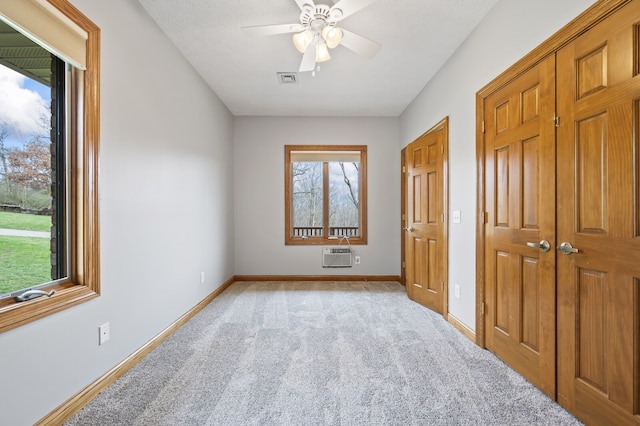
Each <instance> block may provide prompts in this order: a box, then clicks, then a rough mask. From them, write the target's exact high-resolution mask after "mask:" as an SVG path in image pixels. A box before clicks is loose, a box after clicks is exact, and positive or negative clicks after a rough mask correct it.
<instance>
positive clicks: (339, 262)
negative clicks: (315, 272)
mask: <svg viewBox="0 0 640 426" xmlns="http://www.w3.org/2000/svg"><path fill="white" fill-rule="evenodd" d="M322 267H323V268H351V249H350V248H323V249H322Z"/></svg>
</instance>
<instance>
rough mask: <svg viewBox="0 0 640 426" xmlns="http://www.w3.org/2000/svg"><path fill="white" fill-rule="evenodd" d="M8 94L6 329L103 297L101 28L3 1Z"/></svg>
mask: <svg viewBox="0 0 640 426" xmlns="http://www.w3.org/2000/svg"><path fill="white" fill-rule="evenodd" d="M0 91H1V92H2V94H1V95H0V205H1V206H0V332H1V331H5V330H8V329H10V328H13V327H17V326H19V325H21V324H25V323H27V322H30V321H33V320H36V319H38V318H42V317H44V316H46V315H49V314H51V313H54V312H58V311H60V310H61V309H65V308H67V307H70V306H73V305H75V304H77V303H80V302H82V301H85V300H89V299H91V298H93V297H96V296H97V295H98V294H99V273H100V271H99V250H98V246H99V240H98V238H99V228H98V205H97V202H98V193H97V176H98V175H97V173H98V136H99V111H98V105H99V29H98V28H97V27H96V26H95V25H94V24H93V23H92V22H91V21H89V20H88V19H87V18H86V17H84V16H83V15H82V14H81V13H80V12H79V11H78V10H77V9H75V8H74V7H73V6H72V5H70V4H69V3H68V2H67V1H66V0H21V1H20V2H18V1H13V2H2V3H0ZM43 293H47V296H41V294H43Z"/></svg>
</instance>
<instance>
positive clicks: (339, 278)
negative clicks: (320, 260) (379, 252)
mask: <svg viewBox="0 0 640 426" xmlns="http://www.w3.org/2000/svg"><path fill="white" fill-rule="evenodd" d="M235 280H236V281H238V282H242V281H397V282H400V276H398V275H236V276H235Z"/></svg>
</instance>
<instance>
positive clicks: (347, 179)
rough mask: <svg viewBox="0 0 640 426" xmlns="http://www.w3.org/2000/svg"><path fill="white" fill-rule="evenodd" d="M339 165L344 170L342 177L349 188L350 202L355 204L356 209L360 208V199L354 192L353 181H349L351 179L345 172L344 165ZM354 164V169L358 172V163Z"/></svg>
mask: <svg viewBox="0 0 640 426" xmlns="http://www.w3.org/2000/svg"><path fill="white" fill-rule="evenodd" d="M339 164H340V168H341V169H342V175H343V176H344V183H345V184H346V185H347V187H348V188H349V196H350V200H351V202H352V203H353V205H354V206H356V209H357V208H358V206H359V202H358V197H357V196H356V194H355V193H354V192H353V186H351V181H350V180H349V177H348V176H347V172H346V171H345V170H344V163H339ZM352 164H353V167H354V168H355V169H356V171H358V163H352Z"/></svg>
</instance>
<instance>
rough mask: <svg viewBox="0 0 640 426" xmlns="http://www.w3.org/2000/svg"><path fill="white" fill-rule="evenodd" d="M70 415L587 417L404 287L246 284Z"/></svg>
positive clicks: (476, 421)
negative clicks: (568, 408)
mask: <svg viewBox="0 0 640 426" xmlns="http://www.w3.org/2000/svg"><path fill="white" fill-rule="evenodd" d="M67 424H68V425H579V424H580V422H578V421H577V420H576V419H575V418H574V417H573V416H571V415H570V414H569V413H567V412H566V411H565V410H564V409H562V408H561V407H560V406H559V405H558V404H556V403H555V402H553V401H552V400H551V399H549V398H548V397H547V396H545V395H544V394H542V393H541V392H540V391H539V390H537V389H536V388H535V387H533V386H532V385H531V384H530V383H528V382H527V381H526V380H524V379H523V378H522V377H521V376H520V375H518V374H517V373H515V372H514V371H513V370H511V369H510V368H509V367H507V366H506V365H505V364H504V363H502V362H501V361H500V360H499V359H497V358H496V357H495V356H494V355H492V354H491V353H490V352H488V351H486V350H483V349H480V348H479V347H478V346H476V345H475V344H473V343H472V342H470V341H469V340H468V339H467V338H466V337H464V336H463V335H462V334H461V333H460V332H458V331H457V330H455V329H454V328H452V327H451V325H450V324H448V323H447V322H446V321H444V319H443V318H442V316H441V315H438V314H435V313H434V312H431V311H429V310H428V309H425V308H423V307H421V306H419V305H418V304H416V303H414V302H411V301H410V300H408V299H407V296H406V294H405V292H404V287H402V286H401V285H400V284H398V283H374V282H361V283H360V282H359V283H340V282H312V283H310V282H303V283H292V282H284V283H282V282H277V283H275V282H272V283H265V282H261V283H236V284H233V285H232V286H231V287H230V288H229V289H227V290H226V291H225V292H224V293H223V294H222V295H220V296H219V297H218V298H217V299H215V300H214V301H213V302H212V303H211V304H209V305H208V306H207V307H206V308H205V309H204V310H202V311H201V312H200V313H199V314H198V315H196V316H195V317H194V318H193V319H192V320H191V321H189V322H188V323H187V324H186V325H184V326H183V327H182V328H180V329H179V330H178V331H177V332H176V333H174V334H173V335H172V336H171V337H169V338H168V339H167V340H165V341H164V342H163V343H162V344H161V345H160V346H159V347H158V348H157V349H155V350H154V351H153V352H152V353H151V354H149V355H148V356H147V357H145V358H144V359H143V360H142V361H141V362H140V363H138V365H136V366H135V367H134V368H132V369H131V370H130V371H129V372H128V373H127V374H125V375H124V376H123V377H122V378H120V379H119V380H118V381H116V382H115V383H114V384H113V385H112V386H110V387H109V388H108V389H106V390H105V391H103V392H102V393H101V394H100V395H98V397H97V398H96V399H94V400H93V401H92V402H91V403H89V404H88V405H87V406H86V407H85V408H83V409H82V410H81V411H80V412H79V413H77V414H76V415H75V416H74V417H73V418H71V419H70V420H69V421H68V422H67Z"/></svg>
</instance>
